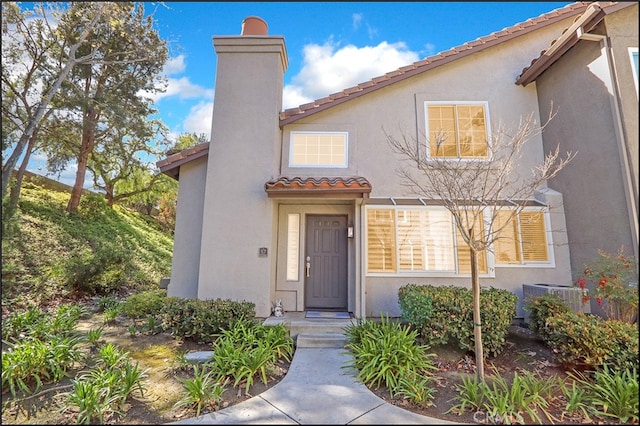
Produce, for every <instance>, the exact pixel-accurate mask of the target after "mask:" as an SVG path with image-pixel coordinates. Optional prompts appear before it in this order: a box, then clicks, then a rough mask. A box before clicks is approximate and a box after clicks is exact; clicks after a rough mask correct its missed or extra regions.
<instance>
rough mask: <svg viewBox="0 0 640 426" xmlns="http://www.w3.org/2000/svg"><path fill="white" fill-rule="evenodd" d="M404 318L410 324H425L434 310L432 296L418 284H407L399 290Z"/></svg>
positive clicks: (399, 300)
mask: <svg viewBox="0 0 640 426" xmlns="http://www.w3.org/2000/svg"><path fill="white" fill-rule="evenodd" d="M398 302H399V304H400V310H401V312H402V319H403V320H404V321H406V322H408V323H409V324H424V323H425V322H427V321H428V320H429V318H430V317H431V314H432V312H433V304H432V303H431V297H429V295H428V294H427V293H425V292H423V291H421V290H420V288H419V287H418V286H416V285H413V284H410V285H407V286H405V287H404V288H403V289H402V291H399V292H398Z"/></svg>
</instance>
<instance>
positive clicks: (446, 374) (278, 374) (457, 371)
mask: <svg viewBox="0 0 640 426" xmlns="http://www.w3.org/2000/svg"><path fill="white" fill-rule="evenodd" d="M131 324H132V323H131V321H130V320H128V319H124V318H118V319H117V320H116V322H115V323H114V324H111V325H106V326H105V328H104V332H103V341H105V342H113V343H116V344H117V345H119V346H120V347H122V348H123V349H124V350H125V351H127V352H129V356H130V357H131V358H133V359H134V360H135V361H138V362H139V363H140V366H141V367H142V369H146V368H148V369H149V371H148V377H147V378H146V379H145V381H144V385H145V387H146V391H145V393H144V395H143V396H140V395H139V394H137V393H134V394H132V395H133V399H131V400H130V401H129V403H128V405H127V407H125V408H126V410H125V414H124V415H123V416H112V417H110V418H108V419H106V421H105V423H107V424H161V423H167V422H172V421H177V420H181V419H184V418H188V417H192V416H195V409H192V408H176V407H175V403H176V402H177V401H178V400H179V399H180V398H181V397H182V395H183V394H182V385H181V383H180V381H179V379H180V378H182V377H187V374H188V373H187V370H186V369H184V368H182V369H181V368H179V364H178V363H177V362H176V360H177V359H178V358H177V355H176V354H178V353H180V352H182V353H185V352H190V351H203V350H210V349H211V347H210V345H203V344H198V343H196V342H193V341H190V340H178V339H175V338H173V337H172V336H170V335H169V334H166V333H158V334H137V335H135V336H132V335H131V333H130V332H129V331H128V327H129V326H130V325H131ZM100 325H103V322H102V316H101V314H94V315H93V316H91V318H89V319H85V320H82V321H81V322H80V323H79V327H78V328H79V330H89V329H91V328H97V327H99V326H100ZM432 352H433V353H436V354H437V357H436V358H435V359H434V361H435V362H436V363H437V365H438V368H439V370H438V371H437V373H436V376H437V381H436V383H437V392H436V395H435V400H434V401H433V405H432V406H428V407H426V408H424V407H420V406H416V405H412V404H410V403H407V402H406V401H403V400H398V399H393V400H392V399H390V398H389V393H388V391H387V390H386V389H385V388H379V389H371V390H372V392H374V393H376V394H377V395H378V396H379V397H381V398H383V399H385V400H387V401H388V402H390V403H392V404H394V405H397V406H399V407H402V408H404V409H407V410H410V411H414V412H417V413H420V414H424V415H427V416H431V417H435V418H439V419H444V420H451V421H455V422H465V423H487V421H486V419H485V418H484V416H483V414H482V413H479V414H475V416H474V413H466V414H463V415H461V416H458V415H457V414H454V413H449V414H445V412H446V411H447V410H448V409H449V408H450V407H451V406H452V405H454V404H455V401H453V399H454V397H455V396H456V395H457V390H456V387H455V385H456V384H458V383H461V379H460V377H461V374H463V373H467V374H473V373H474V371H475V363H474V358H473V355H472V354H464V353H461V352H460V351H459V350H457V349H456V348H455V347H453V346H442V347H435V348H432ZM288 368H289V363H288V362H281V363H280V364H279V365H278V366H277V367H276V368H275V369H274V371H272V372H271V374H270V375H269V378H268V379H269V380H268V383H267V384H266V385H264V384H263V383H262V381H261V380H260V379H256V380H255V381H254V384H253V385H252V386H251V387H250V389H249V392H248V393H245V391H244V386H239V387H236V388H233V387H229V388H228V389H227V390H226V391H225V393H224V394H223V401H222V403H221V404H220V405H219V406H217V407H206V408H205V409H204V410H203V411H202V412H201V414H204V413H206V412H209V411H211V410H218V409H222V408H225V407H228V406H231V405H234V404H237V403H239V402H242V401H244V400H246V399H247V398H250V397H251V396H255V395H258V394H260V393H261V392H264V391H265V390H267V389H269V388H271V387H273V386H274V385H275V384H277V383H278V382H279V381H280V380H282V378H283V377H284V375H285V374H286V372H287V370H288ZM493 368H496V369H497V371H499V372H500V374H501V375H502V376H503V377H505V378H510V376H512V375H513V372H514V371H521V370H528V371H532V372H534V371H535V372H538V373H540V374H541V375H542V376H550V375H557V376H560V377H562V376H564V374H565V372H564V370H563V369H562V368H560V367H559V366H557V365H556V364H554V363H553V359H552V356H551V353H550V352H549V350H548V349H547V348H546V347H545V346H544V345H543V344H542V342H541V341H539V340H537V339H535V338H534V337H533V335H532V333H531V332H530V331H529V330H528V329H526V328H521V327H512V329H511V331H510V333H509V336H508V339H507V347H506V349H505V351H504V352H503V353H502V354H501V355H500V356H498V357H496V358H492V359H491V358H490V359H488V360H487V362H486V364H485V373H486V374H487V376H488V377H489V376H490V374H492V372H493V371H494V370H493ZM75 373H77V371H71V372H70V376H71V377H73V376H74V375H75ZM69 384H70V380H69V379H65V380H63V381H62V382H58V383H55V384H45V385H44V386H43V388H42V389H41V390H40V391H39V392H38V393H37V394H36V395H31V396H27V397H26V399H23V400H22V401H21V402H19V403H17V401H16V400H14V399H13V398H11V396H10V394H9V393H8V392H7V389H3V393H2V407H3V408H2V424H70V423H75V419H76V417H75V416H74V414H73V413H63V412H61V411H60V407H61V397H60V393H61V392H65V391H68V390H70V386H69ZM20 398H25V397H24V396H20V395H18V399H20ZM551 402H552V409H551V413H552V414H553V415H554V418H552V419H551V420H550V419H546V418H544V416H541V417H542V419H543V423H547V424H552V423H555V424H582V423H585V422H584V420H583V419H571V418H566V417H565V418H562V417H561V416H560V413H561V411H562V410H561V408H562V401H561V400H559V399H558V401H555V403H556V405H553V403H554V401H551ZM552 420H553V421H552Z"/></svg>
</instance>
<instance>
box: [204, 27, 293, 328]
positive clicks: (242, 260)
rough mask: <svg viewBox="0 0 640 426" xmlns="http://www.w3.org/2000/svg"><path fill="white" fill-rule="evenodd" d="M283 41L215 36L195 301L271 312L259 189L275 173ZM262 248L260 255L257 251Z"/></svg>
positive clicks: (268, 234) (268, 206) (270, 251)
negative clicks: (241, 304)
mask: <svg viewBox="0 0 640 426" xmlns="http://www.w3.org/2000/svg"><path fill="white" fill-rule="evenodd" d="M283 43H284V42H283V40H282V37H256V38H252V37H214V46H215V47H216V52H217V53H218V68H217V77H216V106H215V107H214V111H213V120H212V134H211V143H210V146H209V156H208V170H209V172H208V174H207V178H206V180H207V186H206V191H205V193H204V224H203V227H202V235H201V245H202V253H201V262H200V269H199V271H200V272H199V274H200V275H199V276H200V281H199V287H198V298H200V299H213V298H222V299H232V300H238V301H241V300H247V301H251V302H253V303H255V309H256V315H257V316H259V317H266V316H269V315H270V313H271V302H272V301H271V300H270V289H271V287H272V274H271V269H272V256H275V247H273V246H272V242H273V234H272V227H273V224H274V218H273V215H274V207H273V203H272V201H271V200H270V199H269V198H268V197H267V194H266V193H265V191H264V183H265V182H266V181H267V180H268V179H269V178H270V177H272V176H273V175H274V174H275V173H276V171H277V168H278V165H279V157H278V156H277V155H276V151H275V149H274V148H275V146H276V142H274V141H278V140H280V137H281V136H280V130H279V122H278V112H279V110H280V105H281V99H282V76H283V73H284V69H283V66H285V64H286V60H284V61H283V52H284V44H283ZM261 249H266V251H267V254H266V255H263V254H261V252H260V250H261Z"/></svg>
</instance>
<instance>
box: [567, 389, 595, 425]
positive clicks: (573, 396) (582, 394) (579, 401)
mask: <svg viewBox="0 0 640 426" xmlns="http://www.w3.org/2000/svg"><path fill="white" fill-rule="evenodd" d="M560 390H561V391H562V394H563V395H564V397H565V399H566V401H567V402H566V404H565V406H564V410H563V411H562V415H563V416H565V415H568V416H575V415H581V416H583V417H584V419H585V420H586V421H591V418H590V417H589V402H588V397H589V395H588V391H587V388H586V387H584V386H578V385H577V384H576V381H575V380H571V385H570V386H569V385H568V384H567V383H565V382H561V383H560Z"/></svg>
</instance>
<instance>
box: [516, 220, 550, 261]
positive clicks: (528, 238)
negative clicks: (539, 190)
mask: <svg viewBox="0 0 640 426" xmlns="http://www.w3.org/2000/svg"><path fill="white" fill-rule="evenodd" d="M520 233H521V236H522V253H523V257H524V260H525V261H534V262H544V261H548V260H549V254H548V253H547V234H546V230H545V225H544V215H543V213H542V212H521V213H520Z"/></svg>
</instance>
